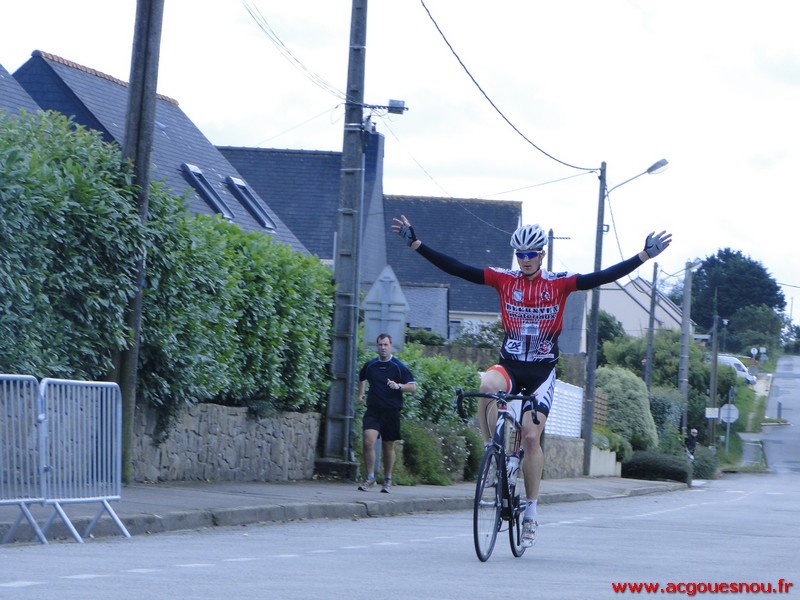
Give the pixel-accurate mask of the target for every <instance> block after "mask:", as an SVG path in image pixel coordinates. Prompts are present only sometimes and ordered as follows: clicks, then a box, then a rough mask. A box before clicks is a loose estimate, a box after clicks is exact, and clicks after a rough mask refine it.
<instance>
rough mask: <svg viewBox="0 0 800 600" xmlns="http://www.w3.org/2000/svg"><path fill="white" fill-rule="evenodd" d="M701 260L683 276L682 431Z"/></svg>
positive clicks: (685, 423) (686, 410)
mask: <svg viewBox="0 0 800 600" xmlns="http://www.w3.org/2000/svg"><path fill="white" fill-rule="evenodd" d="M701 264H702V263H701V261H700V260H695V261H693V262H688V261H687V263H686V270H685V272H684V276H683V308H682V309H681V357H680V362H679V363H678V390H679V391H680V393H681V396H682V397H683V419H682V420H681V433H682V434H683V437H684V438H685V437H686V433H687V432H688V431H689V424H688V421H689V328H690V327H691V323H692V316H691V313H692V272H693V271H694V270H695V269H696V268H697V267H699V266H700V265H701Z"/></svg>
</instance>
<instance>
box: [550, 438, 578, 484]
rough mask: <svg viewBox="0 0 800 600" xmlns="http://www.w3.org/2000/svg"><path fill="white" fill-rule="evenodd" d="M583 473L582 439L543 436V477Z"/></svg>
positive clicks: (561, 476)
mask: <svg viewBox="0 0 800 600" xmlns="http://www.w3.org/2000/svg"><path fill="white" fill-rule="evenodd" d="M581 475H583V440H582V439H581V438H569V437H564V436H561V435H545V436H544V476H543V477H544V479H566V478H569V477H580V476H581Z"/></svg>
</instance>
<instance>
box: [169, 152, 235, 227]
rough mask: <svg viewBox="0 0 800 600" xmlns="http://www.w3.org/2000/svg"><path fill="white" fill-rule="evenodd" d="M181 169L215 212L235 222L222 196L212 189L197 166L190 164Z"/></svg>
mask: <svg viewBox="0 0 800 600" xmlns="http://www.w3.org/2000/svg"><path fill="white" fill-rule="evenodd" d="M181 168H182V169H183V172H184V173H186V176H187V177H188V178H189V181H190V182H191V184H192V185H193V186H194V189H196V190H197V192H198V193H199V194H200V196H201V197H202V198H203V200H205V201H206V203H207V204H208V205H209V206H210V207H211V208H212V209H213V210H214V212H215V213H218V214H220V215H222V216H223V217H225V218H226V219H227V220H229V221H233V212H232V211H231V209H230V207H229V206H228V205H227V204H226V203H225V201H224V200H223V199H222V198H221V197H220V195H219V194H218V193H217V192H216V191H214V188H213V187H211V183H209V181H208V179H206V176H205V175H204V174H203V171H202V169H200V167H196V166H195V165H190V164H189V163H183V164H182V165H181Z"/></svg>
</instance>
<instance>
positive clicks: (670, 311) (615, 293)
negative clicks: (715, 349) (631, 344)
mask: <svg viewBox="0 0 800 600" xmlns="http://www.w3.org/2000/svg"><path fill="white" fill-rule="evenodd" d="M652 293H653V284H652V282H649V281H647V280H645V279H642V278H641V277H636V278H634V279H631V280H630V281H628V282H627V283H625V284H622V283H620V282H619V281H617V282H614V283H611V284H608V285H607V286H604V287H603V288H602V290H601V293H600V310H604V311H605V312H607V313H609V314H611V315H613V316H614V318H616V319H617V320H618V321H619V322H620V323H622V327H623V329H624V330H625V334H626V335H630V336H633V337H640V338H641V337H646V335H647V332H648V330H649V329H650V303H651V299H652ZM655 298H656V304H655V311H654V319H653V329H655V330H658V329H668V330H670V331H678V332H680V331H681V323H682V314H683V313H682V311H681V309H680V308H679V307H677V306H675V303H674V302H672V300H670V299H669V298H667V296H665V295H664V294H663V293H662V292H661V291H660V290H659V289H658V287H656V296H655ZM693 329H694V327H693V324H692V330H693Z"/></svg>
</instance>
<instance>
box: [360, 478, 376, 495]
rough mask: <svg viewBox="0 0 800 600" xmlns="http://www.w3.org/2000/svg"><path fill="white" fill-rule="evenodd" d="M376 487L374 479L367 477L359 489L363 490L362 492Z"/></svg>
mask: <svg viewBox="0 0 800 600" xmlns="http://www.w3.org/2000/svg"><path fill="white" fill-rule="evenodd" d="M374 487H375V480H374V479H365V480H364V483H362V484H361V485H360V486H358V489H359V490H361V491H362V492H368V491H370V490H371V489H372V488H374Z"/></svg>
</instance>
